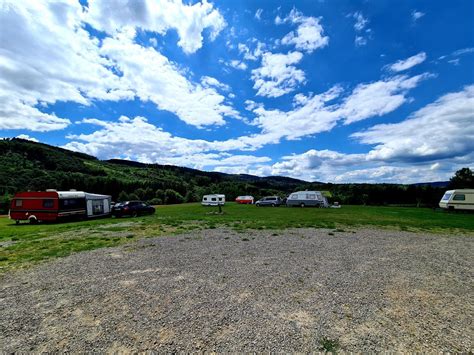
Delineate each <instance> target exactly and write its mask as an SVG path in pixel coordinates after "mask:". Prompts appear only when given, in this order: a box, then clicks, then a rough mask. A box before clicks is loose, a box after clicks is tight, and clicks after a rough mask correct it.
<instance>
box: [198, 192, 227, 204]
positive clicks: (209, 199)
mask: <svg viewBox="0 0 474 355" xmlns="http://www.w3.org/2000/svg"><path fill="white" fill-rule="evenodd" d="M201 205H203V206H219V205H220V206H223V205H225V195H222V194H212V195H204V196H203V197H202V202H201Z"/></svg>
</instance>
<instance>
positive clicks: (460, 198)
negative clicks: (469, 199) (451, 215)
mask: <svg viewBox="0 0 474 355" xmlns="http://www.w3.org/2000/svg"><path fill="white" fill-rule="evenodd" d="M453 200H455V201H464V200H466V195H454V197H453Z"/></svg>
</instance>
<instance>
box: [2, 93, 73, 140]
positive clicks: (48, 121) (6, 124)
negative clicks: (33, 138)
mask: <svg viewBox="0 0 474 355" xmlns="http://www.w3.org/2000/svg"><path fill="white" fill-rule="evenodd" d="M70 123H71V121H69V120H68V119H66V118H60V117H57V116H56V115H54V114H47V113H43V112H41V111H39V110H38V109H37V108H35V107H32V106H30V105H25V104H24V103H22V102H21V100H20V99H17V100H15V99H12V96H8V95H2V96H0V129H26V130H29V131H35V132H46V131H56V130H60V129H64V128H66V127H67V126H69V124H70Z"/></svg>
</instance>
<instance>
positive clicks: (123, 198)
mask: <svg viewBox="0 0 474 355" xmlns="http://www.w3.org/2000/svg"><path fill="white" fill-rule="evenodd" d="M118 200H119V201H128V200H129V197H128V194H127V193H126V192H125V191H122V192H120V193H119V195H118Z"/></svg>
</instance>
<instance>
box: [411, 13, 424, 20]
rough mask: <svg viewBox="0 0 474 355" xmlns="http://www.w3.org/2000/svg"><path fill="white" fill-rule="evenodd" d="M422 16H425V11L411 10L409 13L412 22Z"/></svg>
mask: <svg viewBox="0 0 474 355" xmlns="http://www.w3.org/2000/svg"><path fill="white" fill-rule="evenodd" d="M423 16H425V13H423V12H421V11H417V10H413V11H412V13H411V19H412V20H413V22H416V21H418V20H419V19H420V18H422V17H423Z"/></svg>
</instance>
